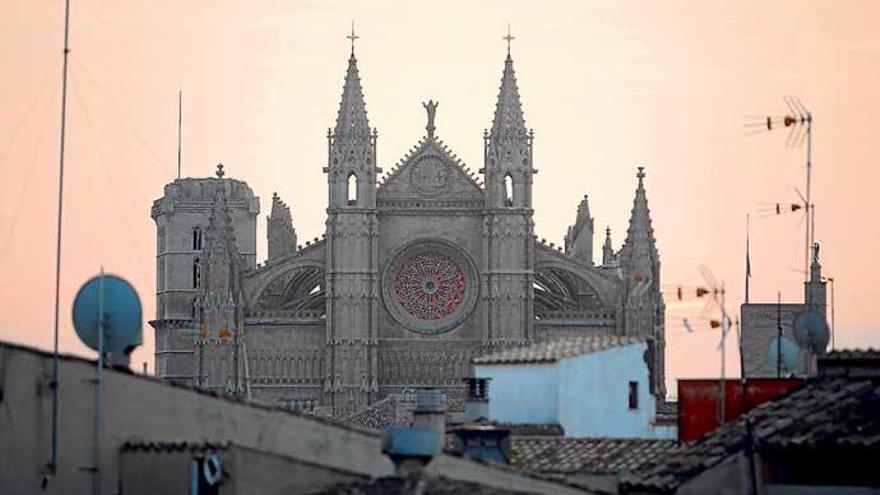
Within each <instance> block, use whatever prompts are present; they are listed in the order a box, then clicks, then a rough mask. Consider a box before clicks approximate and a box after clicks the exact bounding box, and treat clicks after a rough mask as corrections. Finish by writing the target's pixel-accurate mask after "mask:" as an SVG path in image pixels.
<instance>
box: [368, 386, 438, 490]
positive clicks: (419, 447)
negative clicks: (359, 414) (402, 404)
mask: <svg viewBox="0 0 880 495" xmlns="http://www.w3.org/2000/svg"><path fill="white" fill-rule="evenodd" d="M415 402H416V404H415V410H414V411H413V420H412V424H411V426H408V427H406V426H395V427H392V428H388V429H386V430H385V431H383V432H382V453H383V454H385V455H387V456H388V457H390V458H391V460H392V461H393V462H394V465H395V466H396V468H397V475H398V476H408V475H410V474H413V473H418V472H420V471H421V470H422V469H423V468H424V467H425V465H426V464H428V463H429V462H431V459H432V458H433V457H434V456H435V455H436V454H437V453H439V452H440V451H441V450H442V449H443V444H444V439H445V437H446V394H444V393H443V392H442V391H440V389H437V388H422V389H418V390H417V391H416V401H415Z"/></svg>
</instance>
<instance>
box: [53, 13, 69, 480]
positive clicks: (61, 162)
mask: <svg viewBox="0 0 880 495" xmlns="http://www.w3.org/2000/svg"><path fill="white" fill-rule="evenodd" d="M69 40H70V0H65V2H64V66H63V69H62V73H61V74H62V75H61V149H60V152H59V154H60V156H59V159H58V231H57V234H56V238H55V323H54V337H53V347H52V382H51V383H50V384H49V387H50V388H51V389H52V453H51V458H50V460H49V466H48V468H49V476H51V475H53V474H55V472H56V470H57V469H58V315H59V310H60V300H61V219H62V214H63V211H64V210H63V205H64V138H65V134H66V133H65V130H66V124H67V57H68V54H69V53H70V44H69Z"/></svg>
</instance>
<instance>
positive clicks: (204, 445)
mask: <svg viewBox="0 0 880 495" xmlns="http://www.w3.org/2000/svg"><path fill="white" fill-rule="evenodd" d="M230 445H232V444H231V443H230V442H192V441H189V440H174V441H160V442H149V441H142V440H137V441H135V440H131V441H127V442H125V443H124V444H122V447H121V448H120V450H121V451H122V452H205V451H216V450H226V449H228V448H229V447H230Z"/></svg>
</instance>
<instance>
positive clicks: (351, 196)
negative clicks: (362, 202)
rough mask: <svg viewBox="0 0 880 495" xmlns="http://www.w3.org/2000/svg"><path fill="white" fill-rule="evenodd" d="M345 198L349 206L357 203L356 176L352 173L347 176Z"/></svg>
mask: <svg viewBox="0 0 880 495" xmlns="http://www.w3.org/2000/svg"><path fill="white" fill-rule="evenodd" d="M346 197H347V198H348V204H349V205H356V204H357V203H358V176H357V174H355V173H354V172H352V173H351V174H349V175H348V180H347V183H346Z"/></svg>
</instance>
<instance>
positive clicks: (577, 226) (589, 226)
mask: <svg viewBox="0 0 880 495" xmlns="http://www.w3.org/2000/svg"><path fill="white" fill-rule="evenodd" d="M565 252H566V253H568V254H570V255H572V256H574V257H575V258H578V259H580V260H581V261H583V262H585V263H587V264H589V265H592V264H593V218H592V217H591V216H590V202H589V201H588V200H587V195H586V194H585V195H584V199H582V200H581V202H580V204H579V205H578V209H577V217H576V218H575V221H574V225H571V226H569V227H568V232H567V233H566V235H565Z"/></svg>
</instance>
